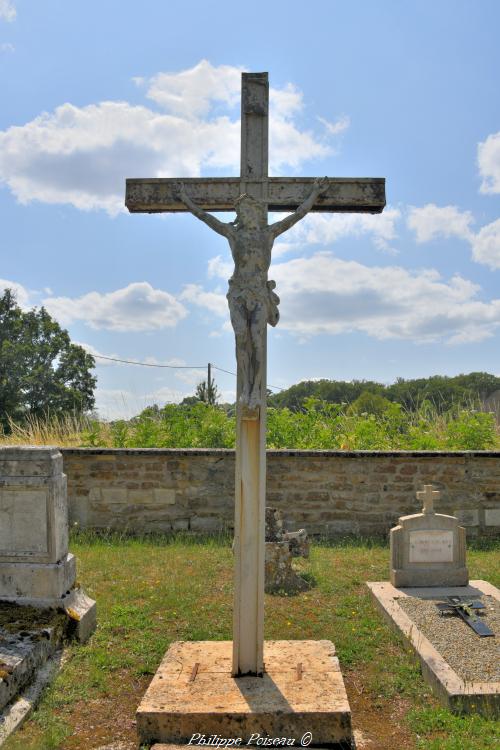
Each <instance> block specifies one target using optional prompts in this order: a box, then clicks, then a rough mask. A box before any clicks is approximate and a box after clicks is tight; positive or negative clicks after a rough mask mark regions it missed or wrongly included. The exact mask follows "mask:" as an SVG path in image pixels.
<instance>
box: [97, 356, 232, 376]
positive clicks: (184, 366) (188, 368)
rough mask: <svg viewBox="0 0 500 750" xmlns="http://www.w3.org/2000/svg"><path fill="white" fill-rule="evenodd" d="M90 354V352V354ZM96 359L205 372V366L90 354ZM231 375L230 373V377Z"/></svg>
mask: <svg viewBox="0 0 500 750" xmlns="http://www.w3.org/2000/svg"><path fill="white" fill-rule="evenodd" d="M90 353H91V354H92V352H90ZM92 356H93V357H95V358H96V359H107V360H109V361H110V362H122V363H123V364H124V365H140V366H141V367H166V368H168V369H169V370H205V369H206V365H159V364H156V363H153V362H136V361H134V360H132V359H118V358H117V357H105V356H104V354H92ZM232 374H233V373H231V375H232Z"/></svg>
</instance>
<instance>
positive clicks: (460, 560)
mask: <svg viewBox="0 0 500 750" xmlns="http://www.w3.org/2000/svg"><path fill="white" fill-rule="evenodd" d="M432 487H433V486H432V485H429V484H428V485H425V489H424V491H422V492H417V497H418V498H419V500H423V502H424V507H423V511H422V513H415V514H413V515H409V516H402V517H401V518H400V519H399V524H398V526H396V527H395V528H393V529H391V533H390V539H391V573H390V577H391V583H392V584H393V585H394V586H398V587H406V586H466V585H467V582H468V580H469V574H468V571H467V568H466V567H465V529H464V528H463V527H462V526H459V525H458V521H457V519H456V518H455V517H454V516H447V515H444V514H442V513H435V512H434V506H433V502H434V500H438V499H439V497H440V492H439V491H437V490H433V489H432Z"/></svg>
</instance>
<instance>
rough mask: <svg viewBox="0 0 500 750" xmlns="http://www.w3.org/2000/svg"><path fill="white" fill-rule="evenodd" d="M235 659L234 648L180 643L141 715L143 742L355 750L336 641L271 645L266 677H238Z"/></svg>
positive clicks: (175, 645) (210, 643)
mask: <svg viewBox="0 0 500 750" xmlns="http://www.w3.org/2000/svg"><path fill="white" fill-rule="evenodd" d="M231 657H232V644H231V642H229V641H221V642H215V641H199V642H177V643H173V644H172V646H171V647H170V648H169V650H168V651H167V654H166V656H165V658H164V659H163V661H162V663H161V665H160V667H159V669H158V671H157V673H156V675H155V676H154V677H153V680H152V682H151V684H150V686H149V688H148V690H147V693H146V695H145V696H144V698H143V700H142V702H141V704H140V706H139V708H138V711H137V730H138V733H139V740H140V742H144V743H154V742H164V743H178V744H186V743H189V741H190V740H191V739H192V738H193V740H192V741H193V744H197V742H196V738H197V739H200V736H201V735H204V736H205V738H207V741H208V738H209V737H210V736H211V735H218V736H219V737H221V738H225V739H236V740H237V739H238V738H241V739H240V743H239V744H241V745H246V744H247V743H248V742H249V741H250V738H251V737H252V741H253V744H254V745H257V744H263V743H258V742H257V737H258V735H260V736H261V737H268V738H272V739H274V738H286V739H289V740H291V739H294V740H295V742H294V743H293V744H294V746H300V744H301V739H302V738H304V741H303V745H304V746H305V745H309V744H310V745H311V746H312V747H316V746H321V745H323V746H332V745H333V746H337V745H338V746H342V747H345V748H347V747H350V746H351V742H352V731H351V713H350V708H349V703H348V700H347V695H346V692H345V688H344V682H343V680H342V675H341V673H340V668H339V663H338V659H337V658H336V656H335V649H334V646H333V644H332V643H331V642H330V641H266V642H265V643H264V674H263V676H262V677H257V676H246V677H232V676H231ZM197 735H198V737H197ZM193 736H194V737H193ZM267 744H271V743H267ZM289 744H290V743H289ZM274 745H276V742H275V743H274Z"/></svg>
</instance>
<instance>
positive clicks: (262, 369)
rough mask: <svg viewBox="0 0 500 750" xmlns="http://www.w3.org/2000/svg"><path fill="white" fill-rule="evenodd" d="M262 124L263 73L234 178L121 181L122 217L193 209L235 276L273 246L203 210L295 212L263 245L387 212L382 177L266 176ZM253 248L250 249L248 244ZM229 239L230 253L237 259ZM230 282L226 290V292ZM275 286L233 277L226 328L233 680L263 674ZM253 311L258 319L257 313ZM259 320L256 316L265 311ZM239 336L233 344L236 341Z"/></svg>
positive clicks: (250, 96)
mask: <svg viewBox="0 0 500 750" xmlns="http://www.w3.org/2000/svg"><path fill="white" fill-rule="evenodd" d="M268 127H269V84H268V75H267V73H243V75H242V98H241V171H240V176H239V177H230V178H220V177H219V178H207V177H204V178H182V183H184V192H182V190H181V189H180V186H179V182H180V181H179V179H174V178H153V179H127V186H126V199H125V203H126V206H127V208H128V210H129V211H131V212H133V213H135V212H144V213H156V212H178V211H187V210H189V211H191V212H192V213H193V214H194V215H195V216H197V217H198V218H200V219H202V220H203V221H204V222H205V223H206V224H208V225H209V226H210V227H211V228H212V229H214V230H215V231H217V232H218V233H219V234H223V235H224V236H226V237H228V239H229V240H230V245H231V252H232V253H233V257H234V259H235V275H236V271H237V268H238V263H239V268H240V273H242V272H241V267H242V265H243V266H244V265H245V263H248V262H249V258H252V257H254V256H255V253H256V252H258V253H261V252H262V253H265V252H268V253H269V257H268V260H269V259H270V252H271V248H272V241H273V240H272V239H271V240H269V239H268V240H266V242H270V244H269V245H268V246H267V250H266V247H262V248H260V246H258V245H257V247H256V246H255V243H254V244H251V245H244V246H241V245H238V243H237V236H236V233H237V232H238V229H237V224H227V225H226V224H224V223H223V222H220V221H219V220H218V219H216V218H215V217H213V216H211V215H210V214H207V213H206V212H208V211H234V210H235V202H236V201H237V199H238V197H239V196H240V195H241V194H243V193H246V194H247V195H249V196H251V198H254V199H257V202H259V203H260V204H261V205H262V204H263V207H264V208H265V209H266V211H269V210H272V211H294V212H295V218H293V216H291V217H287V218H286V219H284V220H283V221H282V222H277V223H276V224H273V225H272V226H269V225H268V224H266V226H265V227H261V229H260V234H259V236H264V235H265V236H266V237H268V238H269V237H270V236H271V235H270V234H269V233H270V232H273V231H274V228H275V227H278V226H279V231H278V230H276V234H275V235H273V237H274V236H276V235H277V234H279V233H281V232H283V231H286V229H287V228H289V227H290V226H292V224H293V223H295V222H296V221H298V220H299V219H300V218H301V217H303V216H304V215H305V214H306V213H307V211H310V210H311V211H328V212H333V211H335V212H345V211H354V212H362V213H380V212H381V211H382V210H383V208H384V206H385V180H384V179H383V178H328V180H327V181H326V182H325V181H321V185H320V186H319V187H316V183H315V181H314V179H313V178H309V177H306V178H300V177H268ZM313 183H314V185H313ZM245 200H246V201H247V205H248V203H249V202H250V203H252V201H251V200H250V199H245ZM254 203H255V201H254ZM292 219H293V221H292ZM240 236H245V235H242V234H241V233H240V234H238V237H240ZM246 236H248V235H246ZM250 241H251V243H253V242H254V241H253V240H252V239H251V240H250ZM231 242H233V244H234V245H235V246H236V247H237V252H236V251H235V250H234V247H233V244H231ZM245 242H246V240H245ZM242 250H243V252H242ZM238 253H239V255H238ZM237 256H238V263H237ZM262 257H263V256H262ZM269 262H270V260H269ZM267 268H269V264H268V265H267ZM261 276H262V275H261ZM242 278H244V281H242ZM231 283H233V287H232V292H231ZM255 283H259V284H261V287H259V290H258V292H257V294H260V295H261V296H260V297H259V299H260V300H261V301H260V302H259V305H260V309H261V311H262V308H263V303H262V293H264V294H265V295H266V303H265V304H266V306H267V304H268V302H269V303H270V308H269V309H268V312H267V314H266V318H265V319H264V327H263V328H260V327H259V328H258V331H259V334H258V339H259V345H258V347H257V345H256V344H255V342H253V343H252V340H251V339H252V336H254V335H255V330H256V329H255V328H253V329H252V330H250V329H251V327H252V325H254V324H253V323H252V322H250V321H249V320H247V322H246V323H244V326H245V325H246V326H247V329H248V330H247V331H246V334H245V336H246V339H245V340H246V341H247V342H248V346H252V347H254V349H253V350H249V349H248V347H247V344H245V345H243V344H241V319H240V320H239V321H238V320H236V322H235V321H234V320H233V311H234V310H235V309H236V311H237V308H238V305H240V304H241V299H242V298H243V297H244V295H245V294H247V293H248V294H250V296H251V294H252V293H254V294H255V293H256V292H255V289H253V288H251V287H252V284H254V285H255ZM235 284H236V289H235ZM238 284H239V286H238ZM247 285H248V289H247V288H246V287H247ZM273 288H274V282H271V281H268V280H267V271H266V272H265V274H264V275H263V276H262V278H261V277H259V278H258V279H257V280H256V279H255V278H254V277H253V275H252V273H250V274H249V273H248V272H246V276H245V275H244V274H243V276H241V275H240V276H239V277H238V279H237V280H236V281H235V276H234V275H233V278H232V279H231V280H230V292H229V294H228V300H229V307H230V311H231V322H232V323H233V328H234V330H235V334H236V338H237V361H238V375H237V428H236V429H237V432H236V477H235V479H236V481H235V525H234V558H235V564H234V569H235V577H234V613H233V666H232V674H233V675H234V676H242V675H246V674H249V675H258V674H262V672H263V669H264V664H263V645H264V635H263V630H264V556H265V496H266V398H267V389H266V356H267V323H270V324H271V325H275V324H276V323H277V320H278V317H279V316H278V314H277V303H278V302H279V298H278V297H277V295H276V294H274V293H273V292H272V289H273ZM252 289H253V291H252ZM231 294H232V295H233V296H232V298H231V299H232V302H231V299H229V298H230V295H231ZM238 294H239V295H240V297H238ZM273 305H274V308H273ZM269 310H271V312H269ZM273 310H274V312H273ZM251 314H252V315H255V314H256V313H255V311H254V312H252V313H251ZM260 314H261V315H262V312H261V313H260ZM259 325H260V324H259ZM237 326H238V330H237ZM244 326H243V327H244ZM249 334H252V335H251V336H250V335H249ZM238 336H239V337H240V344H238ZM245 336H244V337H243V338H245ZM256 347H257V348H258V352H259V356H261V358H260V359H259V373H260V379H259V378H257V377H256V376H255V369H254V381H253V386H254V390H255V391H258V393H259V397H258V398H255V393H253V391H252V398H251V399H249V398H248V392H246V393H245V388H246V389H247V390H248V372H247V375H246V377H245V369H244V368H248V361H249V354H251V351H253V352H254V354H253V355H252V356H255V359H257V355H256V354H255V352H256V351H257V348H256ZM255 367H257V365H255ZM244 383H245V384H246V385H245V387H244ZM256 404H257V406H256Z"/></svg>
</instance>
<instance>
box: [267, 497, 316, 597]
mask: <svg viewBox="0 0 500 750" xmlns="http://www.w3.org/2000/svg"><path fill="white" fill-rule="evenodd" d="M293 557H309V540H308V538H307V532H306V530H305V529H299V531H285V530H284V529H283V513H282V512H281V511H280V510H278V509H277V508H269V507H267V508H266V566H265V571H266V575H265V581H266V583H265V592H266V594H275V593H286V594H295V593H298V592H299V591H307V589H309V588H310V586H309V583H308V582H307V581H306V580H305V579H304V578H302V577H301V576H300V575H299V574H298V573H297V572H296V571H295V570H294V568H293V566H292V558H293Z"/></svg>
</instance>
